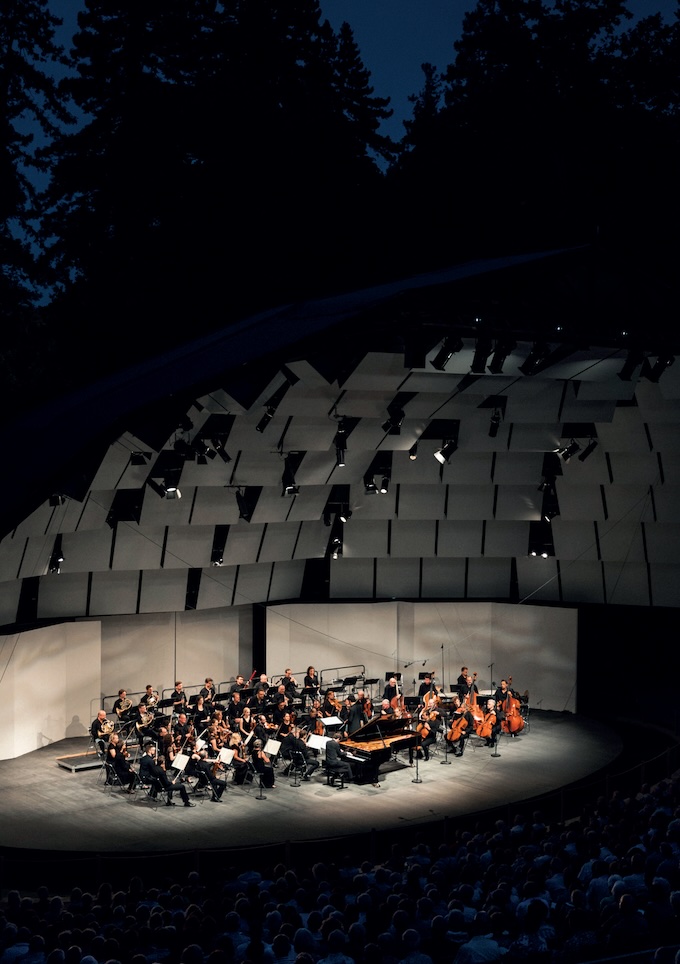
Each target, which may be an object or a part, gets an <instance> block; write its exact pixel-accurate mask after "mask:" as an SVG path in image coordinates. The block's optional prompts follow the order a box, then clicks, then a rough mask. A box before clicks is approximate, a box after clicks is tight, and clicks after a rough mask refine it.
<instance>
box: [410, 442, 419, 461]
mask: <svg viewBox="0 0 680 964" xmlns="http://www.w3.org/2000/svg"><path fill="white" fill-rule="evenodd" d="M408 457H409V458H410V460H411V461H412V462H415V460H416V459H417V458H418V443H417V442H414V443H413V445H412V446H411V448H410V449H409V450H408Z"/></svg>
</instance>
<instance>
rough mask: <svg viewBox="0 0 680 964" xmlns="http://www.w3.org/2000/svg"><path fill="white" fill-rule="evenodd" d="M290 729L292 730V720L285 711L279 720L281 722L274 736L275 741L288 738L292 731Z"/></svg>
mask: <svg viewBox="0 0 680 964" xmlns="http://www.w3.org/2000/svg"><path fill="white" fill-rule="evenodd" d="M274 722H276V721H274ZM292 729H293V720H292V718H291V715H290V713H288V712H287V711H286V712H285V713H284V714H283V717H282V718H281V722H280V723H279V725H278V734H277V736H276V739H277V740H282V739H283V737H284V736H288V734H289V733H290V732H291V731H292Z"/></svg>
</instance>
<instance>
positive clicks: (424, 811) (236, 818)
mask: <svg viewBox="0 0 680 964" xmlns="http://www.w3.org/2000/svg"><path fill="white" fill-rule="evenodd" d="M468 742H469V746H468V748H467V750H466V752H465V754H464V756H463V757H462V758H460V759H459V758H456V757H453V756H452V755H450V754H449V755H445V753H444V744H443V743H440V744H438V748H437V750H436V752H435V753H434V754H433V755H432V756H431V758H430V760H429V761H428V762H422V761H420V763H419V765H418V766H417V768H416V766H413V767H411V766H409V763H408V753H406V752H404V753H401V754H398V755H397V756H396V757H395V758H394V759H393V760H391V761H389V762H388V763H386V764H383V765H382V766H381V768H380V785H379V786H378V787H375V786H373V785H372V784H371V783H370V782H367V783H358V784H357V783H353V784H350V785H348V786H347V787H346V788H345V789H344V790H337V789H335V788H333V787H331V786H328V785H327V783H326V778H325V776H324V775H323V774H322V773H321V770H320V769H319V770H317V772H316V773H315V774H314V776H313V777H312V778H311V780H310V781H309V782H303V783H302V784H300V785H298V786H295V783H296V781H294V780H293V779H289V778H288V777H284V776H283V773H282V769H283V767H282V766H281V765H280V766H279V768H278V769H277V771H276V774H277V775H276V787H275V788H274V789H271V790H264V791H263V790H260V788H259V787H258V786H257V784H255V783H253V784H251V785H250V786H248V787H246V788H241V787H239V786H237V785H235V784H234V783H233V782H231V781H230V782H229V784H228V789H227V791H226V792H225V794H224V795H223V798H222V800H221V801H220V803H213V802H211V801H210V798H209V797H208V796H205V795H203V796H199V795H196V797H192V800H195V801H196V803H197V805H196V807H195V808H193V809H188V808H185V807H183V806H182V805H181V801H180V799H179V795H175V799H176V801H177V806H175V807H172V808H170V807H165V806H163V805H161V806H157V805H155V804H154V802H153V801H152V800H151V799H150V798H149V797H148V796H147V794H145V793H144V792H143V791H140V790H138V791H136V792H135V793H134V794H131V795H129V794H126V793H124V792H123V791H121V790H120V789H118V788H115V789H112V788H111V787H109V786H107V785H106V782H105V779H104V773H103V772H102V770H101V768H98V769H90V770H80V771H77V772H71V771H70V770H66V769H63V768H62V767H61V766H59V765H58V763H57V759H58V758H59V757H63V756H67V755H68V756H70V755H75V754H77V753H83V752H86V751H87V749H88V741H87V740H86V739H84V738H76V739H70V740H62V741H60V742H58V743H52V744H50V745H48V746H44V747H41V748H40V749H37V750H35V751H34V752H32V753H29V754H26V755H24V756H21V757H19V758H17V759H15V760H5V761H1V762H0V847H2V848H3V849H4V848H7V849H8V850H12V851H16V850H17V849H29V850H41V851H64V852H66V851H68V852H70V853H90V854H92V853H99V854H107V853H110V854H114V853H115V854H124V853H136V854H140V853H153V852H155V853H160V852H170V851H172V852H177V851H198V850H204V849H210V850H216V849H230V848H244V847H246V848H247V847H253V846H258V847H261V846H266V845H268V844H281V843H282V841H295V842H302V841H312V840H324V839H326V840H327V839H329V838H332V839H335V838H342V837H345V836H354V835H357V834H362V833H367V832H370V831H372V830H375V831H386V830H390V829H392V828H409V827H412V828H414V830H415V828H417V827H421V826H422V825H426V824H428V823H432V822H437V821H442V820H444V819H445V818H457V817H462V816H464V815H466V814H471V813H476V812H478V811H486V810H491V809H495V808H496V807H499V806H505V805H513V804H519V803H520V802H521V801H523V800H528V799H531V798H534V797H539V796H541V795H542V794H546V793H550V792H551V791H555V790H557V789H559V788H560V787H564V786H567V785H569V784H572V783H574V782H576V781H579V780H582V779H583V778H585V777H587V776H588V775H589V774H591V773H595V772H596V771H598V770H600V769H601V768H603V767H605V766H607V765H608V764H609V763H611V762H612V761H613V760H614V759H615V758H616V757H617V756H618V755H619V753H620V752H621V742H620V740H619V738H618V737H617V736H616V735H615V734H614V733H613V732H612V731H611V730H610V729H608V728H606V727H604V726H603V725H602V724H599V723H594V722H592V721H589V720H586V719H582V718H579V717H577V716H573V715H571V714H569V713H550V712H534V713H533V714H532V716H531V719H530V723H529V725H528V727H527V728H526V729H525V730H524V731H522V732H521V733H520V734H519V735H518V736H517V737H514V738H510V737H508V736H502V737H501V739H500V740H499V743H498V746H497V747H496V748H495V749H489V748H487V747H485V746H483V744H482V742H481V741H479V740H477V739H476V738H471V740H470V741H468ZM445 759H446V760H448V761H449V763H448V764H447V763H444V762H443V761H444V760H445ZM417 781H421V782H417ZM513 809H514V808H513Z"/></svg>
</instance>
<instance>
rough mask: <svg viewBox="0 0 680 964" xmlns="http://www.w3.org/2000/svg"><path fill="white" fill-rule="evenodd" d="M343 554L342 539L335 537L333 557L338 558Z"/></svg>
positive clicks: (332, 541)
mask: <svg viewBox="0 0 680 964" xmlns="http://www.w3.org/2000/svg"><path fill="white" fill-rule="evenodd" d="M341 555H342V539H338V538H335V539H333V540H331V556H332V558H333V559H338V558H339V557H340V556H341Z"/></svg>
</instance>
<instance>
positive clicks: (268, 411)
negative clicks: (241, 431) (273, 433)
mask: <svg viewBox="0 0 680 964" xmlns="http://www.w3.org/2000/svg"><path fill="white" fill-rule="evenodd" d="M275 415H276V409H275V408H274V407H273V405H267V407H266V408H265V410H264V415H263V416H262V418H261V419H260V421H259V422H258V423H257V425H256V426H255V431H256V432H264V430H265V429H266V427H267V426H268V425H269V423H270V422H271V420H272V419H273V418H274V416H275Z"/></svg>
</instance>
